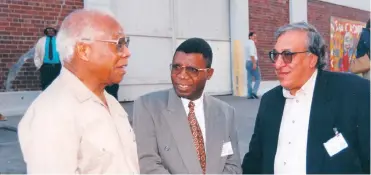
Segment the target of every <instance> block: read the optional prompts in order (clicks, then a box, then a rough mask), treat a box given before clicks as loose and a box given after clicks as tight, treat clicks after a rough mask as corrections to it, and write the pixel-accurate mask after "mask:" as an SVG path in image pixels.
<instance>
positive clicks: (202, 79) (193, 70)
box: [171, 52, 214, 100]
mask: <svg viewBox="0 0 371 175" xmlns="http://www.w3.org/2000/svg"><path fill="white" fill-rule="evenodd" d="M213 72H214V70H213V69H212V68H208V69H207V68H206V61H205V59H204V58H203V56H202V54H199V53H188V54H187V53H184V52H176V53H175V56H174V58H173V63H172V66H171V81H172V83H173V87H174V90H175V92H176V94H177V95H178V96H179V97H183V98H187V99H190V100H196V99H198V98H199V97H200V96H201V95H202V92H203V90H204V88H205V84H206V81H207V80H209V79H210V78H211V76H212V75H213Z"/></svg>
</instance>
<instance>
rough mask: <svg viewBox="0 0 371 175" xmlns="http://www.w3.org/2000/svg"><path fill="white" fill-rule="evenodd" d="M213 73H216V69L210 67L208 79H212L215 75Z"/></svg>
mask: <svg viewBox="0 0 371 175" xmlns="http://www.w3.org/2000/svg"><path fill="white" fill-rule="evenodd" d="M213 74H214V69H213V68H210V69H208V70H207V77H206V78H207V80H210V79H211V77H212V76H213Z"/></svg>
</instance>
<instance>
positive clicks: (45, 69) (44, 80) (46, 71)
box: [40, 63, 61, 90]
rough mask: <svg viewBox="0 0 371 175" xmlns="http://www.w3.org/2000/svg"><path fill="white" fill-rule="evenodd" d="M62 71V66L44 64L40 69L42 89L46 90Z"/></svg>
mask: <svg viewBox="0 0 371 175" xmlns="http://www.w3.org/2000/svg"><path fill="white" fill-rule="evenodd" d="M60 71H61V64H46V63H44V64H43V65H42V66H41V68H40V79H41V88H42V90H45V89H46V88H47V87H48V86H49V85H50V84H51V83H52V82H53V81H54V79H55V78H57V76H58V75H59V72H60Z"/></svg>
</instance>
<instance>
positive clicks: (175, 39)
mask: <svg viewBox="0 0 371 175" xmlns="http://www.w3.org/2000/svg"><path fill="white" fill-rule="evenodd" d="M228 5H229V1H228V0H202V1H199V0H186V1H184V0H108V1H101V0H85V1H84V6H85V8H95V9H102V10H105V11H110V12H112V13H113V14H115V16H116V17H117V19H118V20H119V22H120V23H121V24H123V26H124V30H125V33H126V34H127V35H128V36H130V46H129V48H130V50H131V53H132V56H131V57H130V59H129V66H128V73H127V74H126V75H125V77H124V80H123V81H122V82H121V84H120V89H119V100H120V101H130V100H135V99H136V98H137V97H138V96H140V95H143V94H146V93H149V92H152V91H157V90H161V89H167V88H170V87H171V80H170V69H169V64H170V63H171V61H172V56H173V54H174V51H175V49H176V47H177V46H178V45H179V44H180V42H182V41H184V40H185V39H187V38H191V37H201V38H204V39H206V40H207V41H208V42H209V44H210V45H211V47H212V48H213V52H214V59H213V65H212V67H213V68H214V69H215V72H214V76H213V78H212V79H211V80H210V81H209V82H208V83H207V85H206V88H205V91H206V92H207V93H211V94H229V93H231V68H230V62H231V61H230V42H229V6H228ZM191 10H192V13H191Z"/></svg>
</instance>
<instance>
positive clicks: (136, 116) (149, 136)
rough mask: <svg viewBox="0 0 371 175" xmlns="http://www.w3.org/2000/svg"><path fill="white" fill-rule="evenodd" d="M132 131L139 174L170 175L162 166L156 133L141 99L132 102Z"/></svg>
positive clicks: (148, 112)
mask: <svg viewBox="0 0 371 175" xmlns="http://www.w3.org/2000/svg"><path fill="white" fill-rule="evenodd" d="M133 129H134V132H135V135H136V141H137V148H138V156H139V167H140V173H141V174H170V173H169V171H168V170H167V169H166V168H165V167H164V166H163V165H162V160H161V157H160V155H159V152H158V147H157V138H156V131H155V126H154V122H153V119H152V117H151V113H150V111H148V109H147V108H146V106H145V104H144V101H143V98H139V99H138V100H136V101H135V102H134V111H133Z"/></svg>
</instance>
